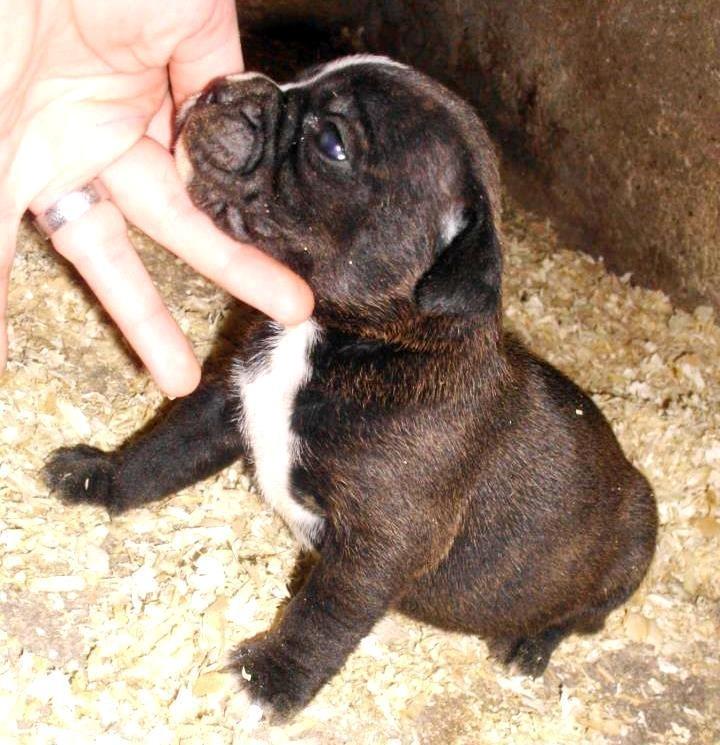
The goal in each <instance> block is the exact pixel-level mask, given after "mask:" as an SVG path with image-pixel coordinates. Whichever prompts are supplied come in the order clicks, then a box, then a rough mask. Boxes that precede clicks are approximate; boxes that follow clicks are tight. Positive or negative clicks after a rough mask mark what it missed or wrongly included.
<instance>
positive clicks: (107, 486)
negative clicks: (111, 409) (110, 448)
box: [43, 445, 122, 512]
mask: <svg viewBox="0 0 720 745" xmlns="http://www.w3.org/2000/svg"><path fill="white" fill-rule="evenodd" d="M115 469H116V467H115V463H114V462H113V459H112V456H111V455H110V453H104V452H103V451H102V450H98V449H97V448H93V447H90V446H89V445H75V446H74V447H69V448H59V449H58V450H55V451H54V452H53V453H51V454H50V457H49V458H48V460H47V462H46V463H45V467H44V469H43V476H44V477H45V483H46V484H47V485H48V486H49V487H50V491H51V493H53V494H55V495H56V496H57V497H59V499H60V500H62V501H63V502H65V503H66V504H82V503H86V504H99V505H102V506H103V507H106V508H107V509H108V511H110V512H119V511H120V510H121V509H122V507H121V505H119V504H116V503H115V500H114V498H113V477H114V474H115Z"/></svg>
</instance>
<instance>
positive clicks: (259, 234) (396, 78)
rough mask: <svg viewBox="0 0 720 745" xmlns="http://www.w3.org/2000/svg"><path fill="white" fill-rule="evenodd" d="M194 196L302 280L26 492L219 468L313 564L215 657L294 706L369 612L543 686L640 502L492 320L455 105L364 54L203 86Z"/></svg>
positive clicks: (144, 481) (487, 170)
mask: <svg viewBox="0 0 720 745" xmlns="http://www.w3.org/2000/svg"><path fill="white" fill-rule="evenodd" d="M179 126H180V132H179V139H178V144H177V158H178V165H179V167H180V169H181V172H182V173H183V174H184V176H185V178H186V180H187V186H188V189H189V192H190V194H191V196H192V198H193V200H194V201H195V203H196V204H197V205H199V206H200V207H201V208H202V209H203V210H205V211H206V212H207V213H208V214H209V215H211V216H212V217H213V219H214V220H215V222H216V223H217V224H218V225H219V226H220V227H221V228H223V229H224V230H226V231H227V232H228V233H229V234H230V235H232V236H234V237H236V238H238V239H240V240H243V241H252V242H253V243H256V244H257V245H258V246H260V247H261V248H262V249H264V250H265V251H266V252H267V253H269V254H271V255H272V256H274V257H276V258H278V259H280V260H281V261H284V262H285V263H286V264H288V265H290V266H291V267H292V268H294V269H295V270H296V271H297V272H299V273H300V274H301V275H302V276H303V277H304V278H305V279H306V280H307V281H308V283H309V284H310V286H311V287H312V289H313V291H314V293H315V297H316V310H315V313H314V316H313V317H312V319H311V320H309V321H307V322H305V323H303V324H301V325H299V326H296V327H293V328H281V327H279V326H278V325H277V324H275V323H273V322H271V321H269V320H266V319H265V320H263V319H260V320H259V321H258V322H257V323H254V324H253V325H251V327H250V328H249V329H248V331H247V335H246V337H245V338H244V340H243V343H242V351H240V352H239V354H238V356H237V359H236V360H235V363H234V367H233V369H232V371H231V372H229V373H228V375H227V376H226V377H225V378H222V379H220V380H217V381H212V380H210V381H207V382H205V383H204V384H203V385H202V386H201V387H200V388H199V389H198V390H197V391H196V392H195V393H194V394H192V395H191V396H189V397H187V398H185V399H183V400H179V401H177V402H175V404H174V407H173V408H172V409H171V411H170V413H169V415H168V416H167V417H166V418H165V419H164V420H163V421H162V422H161V423H160V424H159V425H158V426H156V427H155V428H154V429H152V430H151V431H150V432H148V433H145V434H144V435H143V436H142V437H140V438H139V439H135V440H134V441H131V442H130V443H128V444H127V445H125V446H123V447H121V448H120V449H118V450H117V451H115V452H112V453H105V452H101V451H99V450H96V449H94V448H91V447H88V446H84V445H79V446H76V447H74V448H66V449H61V450H59V451H57V452H56V453H55V454H54V456H53V457H52V458H51V460H50V461H49V464H48V466H47V469H46V474H47V478H48V482H49V485H50V486H51V488H52V489H53V490H54V491H55V492H57V493H59V495H60V496H61V497H62V498H63V499H65V500H67V501H70V502H91V503H98V504H102V505H104V506H106V507H107V508H108V509H109V510H110V511H112V512H121V511H123V510H127V509H130V508H132V507H136V506H138V505H142V504H145V503H147V502H150V501H152V500H155V499H159V498H161V497H163V496H165V495H168V494H171V493H172V492H174V491H176V490H178V489H180V488H182V487H185V486H187V485H189V484H192V483H194V482H196V481H198V480H199V479H201V478H204V477H206V476H209V475H210V474H212V473H215V472H216V471H218V470H219V469H221V468H222V467H224V466H227V465H228V464H230V463H232V462H233V461H235V460H237V459H243V460H245V461H247V462H248V463H251V464H252V465H254V469H255V473H256V477H257V481H258V484H259V487H260V489H261V491H262V494H263V495H264V497H265V499H266V500H267V501H268V502H269V504H270V505H272V507H273V508H274V509H275V510H276V511H277V512H278V513H279V514H280V515H281V517H282V518H283V519H284V520H285V522H286V523H287V525H288V527H289V528H290V530H291V531H292V532H293V533H294V534H295V536H296V538H297V540H298V541H299V543H300V544H301V545H302V546H304V547H305V548H308V549H312V550H313V551H314V552H316V554H317V558H318V560H317V563H316V565H315V566H314V568H313V569H312V571H311V573H310V574H309V576H308V578H307V580H306V581H305V583H304V585H303V586H302V587H301V589H300V590H299V591H298V593H297V594H296V595H295V597H294V598H293V599H292V600H291V601H290V603H289V604H288V606H287V608H286V610H285V612H284V615H283V617H282V620H281V621H280V623H279V624H278V625H277V626H276V627H275V628H273V629H272V630H271V631H269V632H267V633H266V634H265V635H264V636H263V637H262V638H259V639H254V640H251V641H249V642H246V643H245V644H243V645H241V646H240V648H239V649H238V650H237V652H236V653H235V656H234V658H233V664H234V666H235V668H236V669H237V670H238V671H240V670H243V669H244V675H243V678H242V680H241V682H242V684H243V685H245V686H246V687H247V688H248V689H249V692H250V693H251V695H252V696H253V697H254V698H255V699H256V700H260V701H261V702H264V703H265V704H267V705H269V707H270V708H271V709H272V710H274V711H276V712H280V713H288V712H292V711H293V710H295V709H297V708H298V707H301V706H303V705H304V704H306V703H307V702H308V701H309V700H310V699H311V698H312V697H313V695H314V694H315V693H316V692H317V691H318V690H319V689H320V687H321V686H322V685H323V684H324V683H326V682H327V681H328V680H329V679H330V678H331V677H332V676H333V675H334V674H335V673H336V672H337V671H338V670H339V669H340V667H341V666H342V664H343V663H344V661H345V660H346V658H347V657H348V655H349V654H350V653H351V652H352V650H353V649H354V648H355V647H356V646H357V645H358V643H359V642H360V640H361V639H362V638H363V637H364V636H365V635H366V634H367V633H368V632H369V631H370V630H371V629H372V627H373V625H374V624H375V623H376V622H377V621H378V620H379V619H380V618H381V617H382V616H383V614H384V613H386V611H387V610H388V609H391V608H393V609H396V610H399V611H401V612H403V613H406V614H408V615H410V616H412V617H413V618H416V619H421V620H422V621H427V622H429V623H432V624H435V625H437V626H440V627H443V628H446V629H451V630H456V631H463V632H467V633H471V634H477V635H478V636H480V637H482V638H483V639H485V640H486V641H487V642H488V643H489V645H490V649H491V651H492V652H493V653H494V654H495V655H496V656H497V657H498V658H499V659H501V660H502V661H503V662H505V663H510V662H513V663H515V664H516V665H517V666H518V667H519V668H520V670H522V671H524V672H525V673H528V674H530V675H534V676H536V675H540V674H541V673H542V672H543V670H544V669H545V666H546V665H547V664H548V660H549V658H550V655H551V653H552V651H553V650H554V648H555V647H556V645H557V644H558V643H559V642H560V640H561V639H562V638H563V637H565V636H566V635H568V634H570V633H572V632H579V633H585V632H594V631H597V630H599V629H600V628H601V627H602V626H603V622H604V620H605V617H606V616H607V615H608V613H609V612H610V611H611V610H612V609H613V608H616V607H617V606H618V605H619V604H621V603H622V602H623V601H625V600H626V599H627V598H628V596H629V595H630V594H631V593H632V592H633V591H634V590H635V588H636V587H637V586H638V583H639V582H640V580H641V579H642V577H643V575H644V574H645V572H646V570H647V567H648V564H649V563H650V560H651V557H652V554H653V550H654V545H655V537H656V527H657V518H656V506H655V501H654V497H653V494H652V491H651V489H650V487H649V486H648V484H647V482H646V481H645V479H644V478H643V477H642V476H641V475H640V474H639V473H638V472H637V471H636V470H635V469H634V468H633V467H632V466H631V465H630V463H629V462H628V461H627V460H626V458H625V457H624V455H623V453H622V452H621V449H620V447H619V445H618V443H617V441H616V439H615V437H614V436H613V433H612V431H611V430H610V427H609V425H608V424H607V422H606V420H605V419H604V418H603V416H602V414H601V413H600V412H599V411H598V409H597V408H596V406H595V405H594V404H593V402H592V401H591V400H590V398H588V396H586V395H585V394H584V393H583V392H582V391H581V390H580V389H579V388H578V387H577V386H576V385H574V384H573V383H572V382H570V381H569V380H568V379H567V378H566V377H564V376H563V375H562V374H561V373H559V372H558V371H557V370H555V369H554V368H552V367H551V366H550V365H548V364H547V363H545V362H543V361H541V360H539V359H537V358H536V357H534V356H532V355H531V354H530V353H529V352H528V351H527V350H526V349H524V348H523V347H522V346H521V345H520V344H519V343H518V342H517V341H516V340H515V339H513V338H512V337H511V336H508V335H506V334H503V332H502V329H501V305H500V277H501V252H500V241H499V236H498V225H497V222H498V218H499V212H500V207H499V203H498V202H499V185H498V173H497V167H496V162H495V158H494V156H493V152H492V148H491V146H490V142H489V140H488V137H487V134H486V132H485V130H484V128H483V126H482V125H481V123H480V121H479V120H478V118H477V116H476V114H475V113H474V112H473V110H472V109H471V108H470V107H469V106H468V105H466V104H465V103H464V102H463V101H461V100H459V99H458V98H457V97H455V96H454V95H453V94H452V93H450V92H449V91H447V90H445V89H444V88H443V87H442V86H440V85H439V84H438V83H436V82H434V81H432V80H429V79H428V78H426V77H424V76H423V75H421V74H420V73H418V72H416V71H414V70H412V69H410V68H408V67H406V66H404V65H401V64H398V63H396V62H393V61H391V60H389V59H385V58H378V57H362V56H361V57H350V58H346V59H340V60H337V61H335V62H332V63H330V64H328V65H325V66H323V67H320V68H319V69H314V70H311V71H310V72H308V73H306V74H305V75H304V76H302V77H300V78H299V79H298V80H297V81H296V82H293V83H291V84H288V85H283V86H278V85H276V84H275V83H274V82H273V81H271V80H269V79H268V78H266V77H264V76H263V75H259V74H255V73H249V74H245V75H239V76H231V77H228V78H225V79H221V80H218V81H216V82H215V83H214V84H212V85H211V86H209V87H208V88H207V89H206V90H205V91H204V92H203V93H202V94H201V95H200V96H199V97H197V98H196V99H194V100H193V101H192V102H191V103H190V104H189V105H188V106H186V107H185V110H184V111H183V112H181V116H180V122H179Z"/></svg>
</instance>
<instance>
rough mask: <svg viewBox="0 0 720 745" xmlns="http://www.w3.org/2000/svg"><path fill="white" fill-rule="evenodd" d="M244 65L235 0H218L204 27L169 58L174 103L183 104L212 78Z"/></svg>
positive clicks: (237, 70) (182, 43)
mask: <svg viewBox="0 0 720 745" xmlns="http://www.w3.org/2000/svg"><path fill="white" fill-rule="evenodd" d="M243 69H244V66H243V57H242V49H241V47H240V32H239V30H238V25H237V11H236V9H235V2H234V0H217V2H215V4H214V8H213V12H212V14H211V16H210V18H209V19H208V20H207V21H206V22H205V24H204V25H203V27H202V28H201V29H200V30H199V31H197V32H196V33H195V34H193V35H192V36H190V37H187V38H186V39H184V40H183V41H182V42H181V43H180V44H178V46H177V48H176V49H175V52H174V53H173V55H172V58H171V59H170V64H169V71H170V85H171V87H172V92H173V98H174V99H175V104H176V105H179V104H181V103H182V102H183V101H184V100H185V99H186V98H187V97H188V96H189V95H190V94H192V93H195V92H197V91H199V90H200V89H201V88H204V87H205V85H207V83H208V82H209V81H210V80H212V79H213V78H217V77H220V76H221V75H229V74H230V73H233V72H241V71H242V70H243Z"/></svg>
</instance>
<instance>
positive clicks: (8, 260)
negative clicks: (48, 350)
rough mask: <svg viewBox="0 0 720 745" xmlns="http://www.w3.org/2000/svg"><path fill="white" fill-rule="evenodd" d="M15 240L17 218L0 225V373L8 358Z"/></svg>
mask: <svg viewBox="0 0 720 745" xmlns="http://www.w3.org/2000/svg"><path fill="white" fill-rule="evenodd" d="M16 240H17V219H15V220H10V221H8V222H7V223H5V224H2V225H0V373H2V371H3V370H4V369H5V365H6V364H7V358H8V333H7V301H8V294H9V291H10V267H11V266H12V262H13V258H14V256H15V242H16Z"/></svg>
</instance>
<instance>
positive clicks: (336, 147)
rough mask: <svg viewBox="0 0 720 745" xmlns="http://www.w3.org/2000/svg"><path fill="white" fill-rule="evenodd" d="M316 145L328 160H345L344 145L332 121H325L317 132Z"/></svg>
mask: <svg viewBox="0 0 720 745" xmlns="http://www.w3.org/2000/svg"><path fill="white" fill-rule="evenodd" d="M317 146H318V148H319V149H320V152H321V153H322V154H323V155H324V156H325V157H326V158H329V159H330V160H338V161H341V160H347V153H346V152H345V145H344V144H343V141H342V137H341V136H340V132H339V131H338V128H337V127H336V126H335V125H334V124H333V123H332V122H325V124H323V126H322V129H321V130H320V132H318V134H317Z"/></svg>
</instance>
